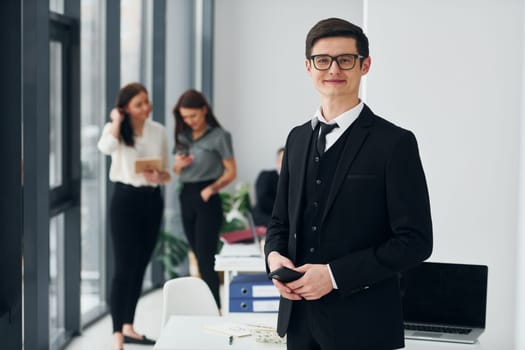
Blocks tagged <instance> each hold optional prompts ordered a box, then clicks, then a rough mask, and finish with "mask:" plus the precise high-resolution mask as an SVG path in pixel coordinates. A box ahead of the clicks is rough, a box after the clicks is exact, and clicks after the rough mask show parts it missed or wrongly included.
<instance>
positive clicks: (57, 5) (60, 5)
mask: <svg viewBox="0 0 525 350" xmlns="http://www.w3.org/2000/svg"><path fill="white" fill-rule="evenodd" d="M49 10H50V11H53V12H56V13H60V14H62V15H63V14H64V0H49Z"/></svg>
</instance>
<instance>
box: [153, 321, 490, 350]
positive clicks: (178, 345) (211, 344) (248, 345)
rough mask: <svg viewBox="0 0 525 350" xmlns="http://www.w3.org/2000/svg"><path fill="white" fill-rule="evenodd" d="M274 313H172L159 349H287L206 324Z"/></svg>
mask: <svg viewBox="0 0 525 350" xmlns="http://www.w3.org/2000/svg"><path fill="white" fill-rule="evenodd" d="M275 317H276V316H275V314H273V315H249V316H245V315H243V316H242V317H241V316H238V315H235V316H234V315H231V316H225V317H220V316H171V317H170V319H169V321H168V323H167V324H166V326H164V328H162V331H161V334H160V337H159V339H158V340H157V343H156V344H155V347H154V349H156V350H237V349H239V350H240V349H242V350H285V349H286V344H268V343H258V342H256V341H255V339H254V337H253V336H246V337H240V338H235V339H234V341H233V344H232V345H229V342H228V338H229V337H228V335H226V334H220V333H216V332H212V331H209V330H207V329H205V327H208V326H213V325H217V324H221V323H239V324H247V325H249V324H260V323H262V324H268V323H269V322H270V323H271V322H274V323H275ZM405 343H406V344H405V350H483V348H482V346H481V345H480V344H479V343H477V344H473V345H466V344H455V343H443V342H430V341H423V340H408V339H407V340H406V341H405Z"/></svg>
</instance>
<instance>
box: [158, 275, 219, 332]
mask: <svg viewBox="0 0 525 350" xmlns="http://www.w3.org/2000/svg"><path fill="white" fill-rule="evenodd" d="M171 315H196V316H219V309H218V308H217V304H216V303H215V298H213V294H212V293H211V290H210V288H209V287H208V285H207V284H206V282H204V281H203V280H202V279H200V278H197V277H178V278H174V279H171V280H169V281H167V282H166V283H164V288H163V306H162V326H164V325H165V324H166V323H167V322H168V319H169V318H170V316H171Z"/></svg>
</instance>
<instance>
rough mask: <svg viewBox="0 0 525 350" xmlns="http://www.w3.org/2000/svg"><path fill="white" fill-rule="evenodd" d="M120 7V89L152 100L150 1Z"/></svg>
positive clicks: (125, 0) (147, 280)
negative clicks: (134, 89)
mask: <svg viewBox="0 0 525 350" xmlns="http://www.w3.org/2000/svg"><path fill="white" fill-rule="evenodd" d="M120 6H121V7H120V9H121V17H120V31H121V32H120V50H121V51H120V53H121V58H120V77H121V78H120V81H121V86H124V85H125V84H128V83H131V82H140V83H142V84H143V85H144V86H145V87H146V89H147V90H148V93H149V98H150V99H151V100H153V95H152V93H153V89H152V86H153V84H152V78H151V77H152V71H153V65H152V62H153V59H152V57H153V49H152V47H153V27H152V24H153V21H152V18H153V0H122V1H121V5H120ZM116 94H117V91H115V96H116ZM152 102H153V103H155V101H152ZM150 118H151V116H150ZM152 285H153V284H152V281H151V264H149V266H148V268H147V270H146V274H145V276H144V285H143V288H144V289H149V288H151V287H152Z"/></svg>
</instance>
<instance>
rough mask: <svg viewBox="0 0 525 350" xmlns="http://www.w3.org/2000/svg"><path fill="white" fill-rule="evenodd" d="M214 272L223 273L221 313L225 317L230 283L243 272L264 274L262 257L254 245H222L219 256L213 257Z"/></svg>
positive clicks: (228, 301)
mask: <svg viewBox="0 0 525 350" xmlns="http://www.w3.org/2000/svg"><path fill="white" fill-rule="evenodd" d="M215 271H223V272H224V293H223V300H222V310H221V311H222V313H223V314H225V315H227V314H228V312H229V310H230V307H229V303H230V281H231V279H232V277H233V276H235V275H236V274H238V273H243V272H260V273H266V265H265V262H264V257H263V256H262V255H261V254H260V247H259V246H257V245H255V244H242V243H239V244H224V245H223V247H222V249H221V252H220V254H217V255H215Z"/></svg>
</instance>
